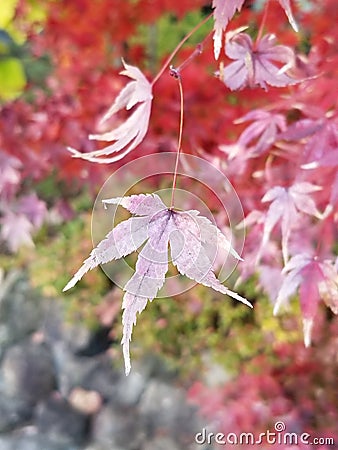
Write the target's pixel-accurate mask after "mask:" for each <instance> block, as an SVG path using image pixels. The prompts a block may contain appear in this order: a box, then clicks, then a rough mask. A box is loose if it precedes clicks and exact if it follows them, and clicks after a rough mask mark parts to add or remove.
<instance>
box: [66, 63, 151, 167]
mask: <svg viewBox="0 0 338 450" xmlns="http://www.w3.org/2000/svg"><path fill="white" fill-rule="evenodd" d="M123 65H124V68H125V70H123V71H122V72H120V73H121V75H126V76H127V77H129V78H131V79H132V80H133V81H130V82H129V83H128V84H127V85H126V86H125V87H124V88H123V89H122V91H121V92H120V93H119V95H118V96H117V97H116V99H115V101H114V103H113V105H112V106H111V107H110V109H109V110H108V111H107V113H106V114H105V115H104V116H103V118H102V119H101V122H100V123H101V124H103V123H105V122H106V121H107V120H109V119H110V118H111V117H112V116H113V115H114V114H116V113H117V112H118V111H120V110H121V109H124V108H125V109H126V110H127V111H129V110H131V109H132V108H134V110H133V112H132V113H131V115H130V117H129V118H128V119H127V120H126V121H125V122H123V123H122V124H121V125H119V126H118V127H117V128H114V129H113V130H111V131H108V132H106V133H102V134H92V135H90V136H89V139H96V140H100V141H116V142H114V143H113V144H111V145H108V146H107V147H104V148H103V149H101V150H95V151H93V152H89V153H81V152H79V151H78V150H75V149H74V148H71V147H68V150H69V151H70V152H71V153H72V154H73V157H77V158H83V159H86V160H87V161H92V162H97V163H111V162H115V161H119V160H120V159H122V158H123V157H124V156H126V155H127V154H128V153H129V152H131V151H132V150H133V149H134V148H136V147H137V146H138V145H139V144H140V143H141V142H142V140H143V138H144V136H145V135H146V133H147V130H148V124H149V118H150V112H151V103H152V99H153V95H152V85H151V84H150V83H149V81H148V80H147V79H146V77H145V76H144V75H143V73H142V72H141V71H140V69H138V68H137V67H134V66H130V65H129V64H126V63H125V62H124V61H123ZM115 153H116V154H115ZM112 154H115V155H114V156H111V157H109V158H103V156H107V155H112Z"/></svg>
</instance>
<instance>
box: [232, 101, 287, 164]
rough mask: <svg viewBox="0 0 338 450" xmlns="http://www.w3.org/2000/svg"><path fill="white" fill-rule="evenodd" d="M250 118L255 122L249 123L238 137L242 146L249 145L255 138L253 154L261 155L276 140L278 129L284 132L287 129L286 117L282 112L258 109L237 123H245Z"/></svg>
mask: <svg viewBox="0 0 338 450" xmlns="http://www.w3.org/2000/svg"><path fill="white" fill-rule="evenodd" d="M249 120H253V121H254V122H253V123H252V124H251V125H249V126H248V127H247V128H246V129H245V130H244V131H243V133H242V134H241V135H240V137H239V138H238V141H237V142H238V144H239V145H240V146H244V147H247V146H248V144H249V143H250V142H252V141H254V140H255V139H257V142H256V143H255V144H254V145H253V147H252V148H251V149H250V150H251V151H250V154H251V156H254V157H255V156H260V155H261V154H262V153H264V152H265V151H266V150H268V149H269V147H271V145H272V144H273V143H274V142H275V141H276V138H277V135H278V129H279V130H280V131H281V132H283V131H285V130H286V119H285V117H284V116H283V115H282V114H276V113H271V112H269V111H263V110H261V109H256V110H253V111H250V112H249V113H248V114H246V115H245V116H243V117H242V118H240V119H238V120H236V121H235V123H237V124H239V123H243V122H247V121H249Z"/></svg>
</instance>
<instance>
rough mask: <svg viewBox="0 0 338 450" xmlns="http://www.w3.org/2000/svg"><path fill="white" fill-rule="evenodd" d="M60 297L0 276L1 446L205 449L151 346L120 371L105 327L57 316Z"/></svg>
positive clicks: (171, 375) (28, 449)
mask: <svg viewBox="0 0 338 450" xmlns="http://www.w3.org/2000/svg"><path fill="white" fill-rule="evenodd" d="M60 304H61V302H60V303H58V301H57V300H53V301H51V300H50V299H48V300H47V299H43V301H42V300H41V299H40V297H39V296H38V295H36V293H35V292H34V291H33V290H32V289H31V288H30V287H29V284H28V282H27V280H26V278H25V276H22V274H18V273H12V274H11V275H10V276H9V277H7V278H6V279H5V283H4V282H2V283H1V282H0V450H206V449H204V448H203V446H198V445H197V444H196V443H195V442H194V436H195V433H196V432H198V431H200V429H201V428H202V426H201V425H200V424H199V422H198V420H197V418H196V415H195V414H194V410H193V408H192V407H190V406H189V405H188V404H187V403H186V401H185V392H184V390H182V389H178V388H177V387H174V383H175V382H176V380H177V374H176V373H175V372H174V371H173V370H170V369H168V368H167V367H165V365H164V364H163V363H162V362H161V361H160V360H159V358H157V357H155V356H154V355H150V356H149V357H146V358H144V359H143V360H142V361H139V362H137V361H135V362H134V363H133V370H132V372H131V373H130V375H129V377H126V376H125V375H124V373H123V369H122V368H120V369H116V368H114V366H113V362H112V360H111V357H110V356H109V354H108V352H106V349H107V348H108V346H109V345H110V341H109V338H108V337H107V336H108V334H107V329H101V330H97V331H96V332H94V333H93V332H92V331H90V330H87V329H85V328H84V326H83V324H76V325H74V326H69V325H65V323H64V321H63V315H62V309H61V307H60ZM119 349H120V346H119ZM208 450H210V447H208Z"/></svg>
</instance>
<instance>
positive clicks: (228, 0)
mask: <svg viewBox="0 0 338 450" xmlns="http://www.w3.org/2000/svg"><path fill="white" fill-rule="evenodd" d="M244 1H245V0H213V2H212V7H213V8H215V9H214V21H215V24H214V30H215V32H214V37H213V39H214V54H215V59H216V60H217V59H218V58H219V54H220V52H221V49H222V40H223V33H224V30H225V29H226V27H227V25H228V22H229V20H230V19H232V17H233V15H234V14H235V12H236V10H237V11H238V12H239V11H240V10H241V9H242V6H243V3H244Z"/></svg>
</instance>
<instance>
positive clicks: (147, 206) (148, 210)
mask: <svg viewBox="0 0 338 450" xmlns="http://www.w3.org/2000/svg"><path fill="white" fill-rule="evenodd" d="M103 202H104V205H108V204H117V205H120V206H123V207H124V208H126V209H128V211H130V212H131V213H132V214H135V215H136V216H133V217H131V218H129V219H128V220H125V221H123V222H121V223H119V224H118V225H117V226H116V227H115V228H114V229H113V230H112V231H111V232H110V233H108V235H107V236H106V238H105V239H104V240H103V241H101V242H100V243H99V245H98V246H97V247H96V248H95V249H94V250H93V251H92V252H91V254H90V256H89V258H88V259H86V260H85V261H84V264H83V266H82V267H81V268H80V269H79V270H78V272H77V273H76V274H75V275H74V277H73V278H72V279H71V280H70V282H69V283H68V284H67V285H66V286H65V288H64V291H66V290H67V289H70V288H71V287H73V286H74V285H75V284H76V283H77V282H78V281H79V280H80V279H81V278H82V276H83V275H84V274H85V273H86V272H87V271H88V270H90V269H92V268H94V267H96V266H98V265H99V264H103V263H106V262H109V261H111V260H113V259H117V258H121V257H122V256H125V255H128V254H130V253H132V252H133V251H135V250H136V249H137V248H138V247H140V246H141V245H142V244H143V243H144V242H145V241H146V243H145V245H144V247H143V248H142V250H141V251H140V253H139V256H138V259H137V262H136V269H135V273H134V275H133V276H132V277H131V279H130V280H129V281H128V282H127V284H126V286H125V287H124V290H125V291H126V293H125V295H124V298H123V304H122V308H123V309H124V313H123V318H122V322H123V338H122V345H123V354H124V360H125V370H126V374H127V375H128V373H129V372H130V367H131V366H130V355H129V342H130V340H131V334H132V329H133V325H134V324H135V323H136V316H137V313H141V312H142V311H143V309H144V308H145V307H146V305H147V302H148V300H150V301H152V300H153V299H154V298H155V297H156V295H157V293H158V290H159V289H160V288H161V287H162V286H163V284H164V281H165V275H166V273H167V270H168V246H169V245H170V251H171V260H172V263H173V264H174V265H175V266H176V267H177V269H178V271H179V272H180V273H181V274H182V275H186V276H187V277H189V278H191V279H193V280H195V281H197V282H198V283H201V284H204V285H205V286H208V287H211V288H213V289H215V290H216V291H219V292H222V293H223V294H227V295H229V296H230V297H233V298H234V299H236V300H239V301H241V302H243V303H244V304H246V305H248V306H250V307H252V305H251V304H250V303H249V302H248V301H247V300H246V299H245V298H243V297H241V296H240V295H238V294H237V293H235V292H232V291H230V290H229V289H228V288H227V287H225V286H223V285H222V284H221V283H220V281H219V280H218V278H216V276H215V274H214V272H213V269H212V264H213V260H214V258H215V253H214V251H215V250H217V247H218V246H221V247H223V248H224V249H225V250H227V252H228V253H231V254H232V255H233V256H235V257H236V258H237V259H240V257H239V255H238V254H237V253H236V251H235V250H234V249H233V248H232V246H231V243H230V242H229V241H228V240H227V239H226V237H225V236H224V235H223V234H222V233H221V231H220V230H219V229H218V228H217V227H216V226H215V225H213V224H212V223H211V222H210V221H209V220H208V219H207V218H205V217H200V216H199V213H198V211H194V210H192V211H186V212H184V211H175V210H174V209H172V208H167V207H166V206H165V204H164V203H163V202H162V200H161V199H160V197H159V196H157V195H156V194H146V195H144V194H140V195H132V196H130V197H122V198H121V197H118V198H112V199H108V200H103Z"/></svg>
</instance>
